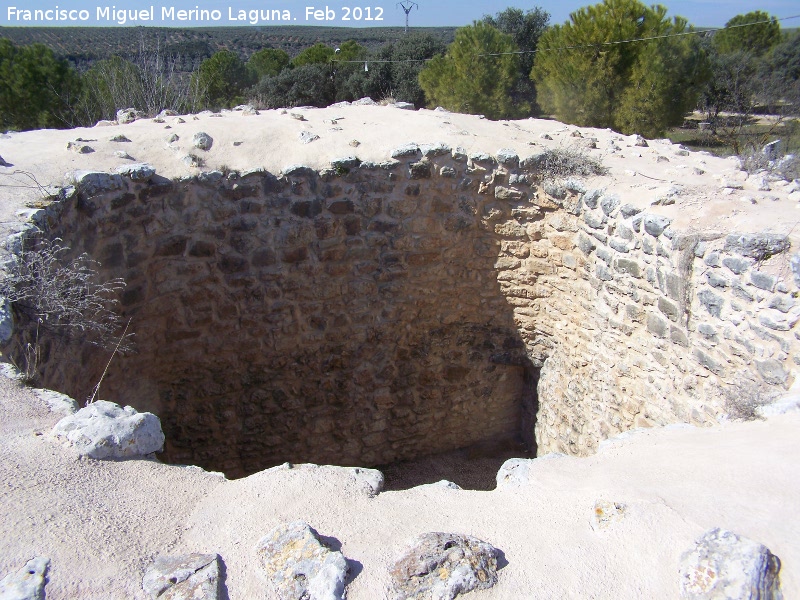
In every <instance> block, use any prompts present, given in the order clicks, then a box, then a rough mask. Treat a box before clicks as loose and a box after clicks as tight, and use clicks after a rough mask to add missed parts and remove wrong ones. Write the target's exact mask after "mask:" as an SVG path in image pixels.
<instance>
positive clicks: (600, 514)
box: [592, 500, 627, 530]
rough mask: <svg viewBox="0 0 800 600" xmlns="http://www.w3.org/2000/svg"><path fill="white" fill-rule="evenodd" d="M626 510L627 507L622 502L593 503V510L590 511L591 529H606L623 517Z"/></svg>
mask: <svg viewBox="0 0 800 600" xmlns="http://www.w3.org/2000/svg"><path fill="white" fill-rule="evenodd" d="M626 509H627V507H626V506H625V503H623V502H610V501H608V500H598V501H597V502H595V503H594V510H593V511H592V517H593V519H592V529H595V530H598V529H608V528H609V527H611V526H612V525H613V524H614V523H616V522H618V521H621V520H622V519H623V518H624V517H625V510H626Z"/></svg>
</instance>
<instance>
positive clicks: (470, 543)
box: [391, 532, 500, 600]
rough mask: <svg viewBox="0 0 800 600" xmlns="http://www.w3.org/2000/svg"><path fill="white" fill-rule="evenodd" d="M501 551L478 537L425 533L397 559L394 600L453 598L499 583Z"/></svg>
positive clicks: (393, 570)
mask: <svg viewBox="0 0 800 600" xmlns="http://www.w3.org/2000/svg"><path fill="white" fill-rule="evenodd" d="M499 557H500V552H499V551H498V550H497V549H496V548H494V547H493V546H491V545H490V544H487V543H486V542H483V541H481V540H479V539H477V538H474V537H471V536H467V535H459V534H451V533H438V532H437V533H424V534H422V535H420V536H418V537H417V538H415V539H414V540H413V541H412V542H411V543H410V544H409V546H408V548H407V549H406V550H405V551H404V552H403V553H402V554H401V555H400V556H399V557H398V558H397V560H395V562H394V564H393V566H392V570H391V576H392V585H393V590H392V591H393V593H394V596H393V598H394V600H406V599H409V600H411V599H413V600H422V599H424V598H430V599H431V600H453V599H454V598H455V597H456V596H458V595H459V594H466V593H467V592H470V591H472V590H474V589H488V588H490V587H492V586H493V585H494V584H495V583H497V559H498V558H499Z"/></svg>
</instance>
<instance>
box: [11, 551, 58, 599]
mask: <svg viewBox="0 0 800 600" xmlns="http://www.w3.org/2000/svg"><path fill="white" fill-rule="evenodd" d="M49 568H50V559H49V558H44V557H42V556H36V557H34V558H32V559H31V560H29V561H28V562H27V563H25V566H24V567H22V568H21V569H20V570H19V571H16V572H14V573H9V574H8V575H6V576H5V577H3V579H0V598H3V599H4V600H44V598H45V589H44V588H45V586H46V585H47V571H48V569H49Z"/></svg>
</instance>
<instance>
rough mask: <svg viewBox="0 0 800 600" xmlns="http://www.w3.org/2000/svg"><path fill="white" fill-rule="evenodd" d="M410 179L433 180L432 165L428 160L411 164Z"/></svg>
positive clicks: (409, 168) (409, 169)
mask: <svg viewBox="0 0 800 600" xmlns="http://www.w3.org/2000/svg"><path fill="white" fill-rule="evenodd" d="M408 172H409V177H411V179H430V178H431V163H430V162H428V161H427V160H421V161H420V162H415V163H411V164H410V165H409V166H408Z"/></svg>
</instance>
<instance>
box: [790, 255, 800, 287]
mask: <svg viewBox="0 0 800 600" xmlns="http://www.w3.org/2000/svg"><path fill="white" fill-rule="evenodd" d="M790 264H791V266H792V274H793V275H794V284H795V285H796V286H798V287H800V253H796V254H793V255H792V259H791V261H790Z"/></svg>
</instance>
